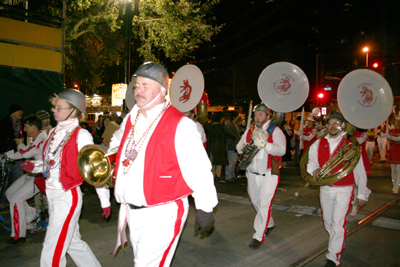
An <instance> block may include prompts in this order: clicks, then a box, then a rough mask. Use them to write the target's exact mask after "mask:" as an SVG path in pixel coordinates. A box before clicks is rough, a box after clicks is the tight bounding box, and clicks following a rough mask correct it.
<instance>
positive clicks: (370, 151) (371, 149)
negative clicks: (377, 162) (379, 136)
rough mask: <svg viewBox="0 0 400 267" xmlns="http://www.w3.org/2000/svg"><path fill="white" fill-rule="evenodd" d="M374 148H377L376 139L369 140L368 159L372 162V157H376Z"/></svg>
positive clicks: (366, 145)
mask: <svg viewBox="0 0 400 267" xmlns="http://www.w3.org/2000/svg"><path fill="white" fill-rule="evenodd" d="M374 149H375V140H374V141H367V143H366V144H365V150H366V152H367V155H368V160H369V162H370V163H372V158H373V157H374Z"/></svg>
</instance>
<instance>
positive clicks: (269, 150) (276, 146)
mask: <svg viewBox="0 0 400 267" xmlns="http://www.w3.org/2000/svg"><path fill="white" fill-rule="evenodd" d="M270 123H271V121H270V120H269V121H267V122H266V123H264V125H263V126H262V128H263V129H264V130H266V129H267V128H268V126H269V124H270ZM250 129H251V128H249V129H247V130H246V131H245V133H244V134H243V135H242V137H241V138H240V141H239V143H237V145H236V150H237V152H238V153H239V154H242V152H243V147H244V145H245V144H247V142H246V136H247V133H248V131H250ZM272 140H273V143H267V145H266V146H265V147H264V148H263V149H260V151H258V153H257V154H256V155H255V157H254V158H253V160H252V162H251V163H250V165H249V167H247V170H248V171H250V172H252V173H259V174H264V173H266V172H267V169H268V168H267V166H268V154H270V155H273V156H278V157H282V156H283V155H285V153H286V138H285V135H284V134H283V132H282V130H281V129H280V128H279V127H275V130H274V131H273V133H272ZM268 171H271V170H268Z"/></svg>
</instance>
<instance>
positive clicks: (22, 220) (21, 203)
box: [6, 174, 40, 239]
mask: <svg viewBox="0 0 400 267" xmlns="http://www.w3.org/2000/svg"><path fill="white" fill-rule="evenodd" d="M34 182H35V177H34V176H27V175H25V174H24V175H22V176H21V177H19V178H18V179H17V180H16V181H15V182H14V183H13V184H12V185H11V186H10V187H9V188H8V189H7V191H6V197H7V199H8V201H9V202H10V217H11V229H12V231H11V237H13V238H14V239H18V238H22V237H26V224H27V223H30V222H31V221H33V220H34V219H35V218H36V209H35V208H33V207H31V206H29V205H28V203H27V202H26V200H27V199H30V198H31V197H33V196H34V195H36V194H37V193H39V192H40V191H39V189H38V188H37V187H36V185H35V183H34Z"/></svg>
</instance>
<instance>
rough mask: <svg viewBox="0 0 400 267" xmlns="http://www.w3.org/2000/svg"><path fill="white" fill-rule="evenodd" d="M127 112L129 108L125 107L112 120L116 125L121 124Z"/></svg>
mask: <svg viewBox="0 0 400 267" xmlns="http://www.w3.org/2000/svg"><path fill="white" fill-rule="evenodd" d="M128 113H129V110H126V109H124V110H123V111H121V115H120V116H119V117H118V118H117V119H116V120H114V121H115V123H117V124H118V125H121V123H122V121H123V120H124V118H125V116H126V114H128Z"/></svg>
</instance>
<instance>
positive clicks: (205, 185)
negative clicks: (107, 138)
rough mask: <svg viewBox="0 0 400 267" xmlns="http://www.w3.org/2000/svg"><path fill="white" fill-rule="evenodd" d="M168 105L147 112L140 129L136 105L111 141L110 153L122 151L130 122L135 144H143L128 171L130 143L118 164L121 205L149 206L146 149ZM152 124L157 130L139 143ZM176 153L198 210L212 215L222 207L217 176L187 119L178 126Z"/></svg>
mask: <svg viewBox="0 0 400 267" xmlns="http://www.w3.org/2000/svg"><path fill="white" fill-rule="evenodd" d="M167 104H169V103H168V102H167V101H166V102H165V103H163V104H160V105H157V106H156V107H154V108H153V109H151V110H149V111H147V112H146V115H147V118H146V117H144V116H143V114H140V115H139V116H138V118H137V121H136V125H135V120H136V117H137V114H138V111H139V107H138V106H137V105H135V106H134V107H133V109H132V110H131V111H130V113H129V114H127V115H126V116H125V118H124V120H123V122H122V123H121V126H120V128H119V129H118V130H117V131H116V132H115V133H114V135H113V137H112V138H111V142H110V148H109V150H108V151H109V152H111V151H116V150H117V148H118V147H119V145H120V143H121V138H122V137H123V134H124V131H125V125H126V123H127V120H128V119H129V120H131V123H132V125H133V127H134V129H135V133H136V134H135V142H139V145H138V147H137V148H136V150H138V155H137V157H136V159H135V161H133V163H132V166H130V168H129V169H128V171H127V170H126V168H125V167H124V166H123V165H122V161H123V160H124V159H125V151H126V146H127V145H128V143H129V142H128V141H127V142H125V144H124V147H123V148H122V149H123V151H122V154H121V157H120V160H119V162H116V164H120V165H119V166H120V167H119V169H118V176H117V177H116V184H115V199H116V200H117V202H119V203H121V204H132V205H135V206H147V203H146V199H145V194H144V190H143V179H144V174H143V173H144V161H145V154H146V147H147V144H148V142H149V140H150V138H151V135H152V133H153V132H154V130H155V128H156V127H157V124H158V122H159V121H160V118H158V119H157V120H156V118H157V117H158V115H159V114H160V112H161V110H162V109H163V108H164V105H167ZM151 123H153V126H152V127H151V130H150V131H149V132H148V136H147V138H145V139H144V140H141V141H139V140H140V139H141V137H142V136H143V134H144V133H145V132H146V129H148V127H149V126H150V124H151ZM139 147H140V148H139ZM175 150H176V155H177V158H178V162H179V166H180V169H181V172H182V176H183V179H184V180H185V182H186V184H187V185H188V186H189V188H190V189H191V190H192V191H193V194H192V195H193V197H194V200H195V205H196V209H201V210H203V211H205V212H212V211H213V208H214V207H215V206H216V205H217V204H218V199H217V192H216V189H215V186H214V179H213V175H212V173H211V163H210V160H209V158H208V156H207V153H206V151H205V150H204V147H203V143H202V140H201V137H200V134H199V132H198V131H197V127H196V124H195V123H194V122H193V121H192V120H191V119H189V118H187V117H182V119H181V120H180V122H179V123H178V126H177V130H176V134H175Z"/></svg>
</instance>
